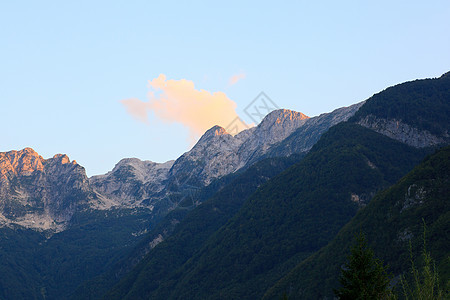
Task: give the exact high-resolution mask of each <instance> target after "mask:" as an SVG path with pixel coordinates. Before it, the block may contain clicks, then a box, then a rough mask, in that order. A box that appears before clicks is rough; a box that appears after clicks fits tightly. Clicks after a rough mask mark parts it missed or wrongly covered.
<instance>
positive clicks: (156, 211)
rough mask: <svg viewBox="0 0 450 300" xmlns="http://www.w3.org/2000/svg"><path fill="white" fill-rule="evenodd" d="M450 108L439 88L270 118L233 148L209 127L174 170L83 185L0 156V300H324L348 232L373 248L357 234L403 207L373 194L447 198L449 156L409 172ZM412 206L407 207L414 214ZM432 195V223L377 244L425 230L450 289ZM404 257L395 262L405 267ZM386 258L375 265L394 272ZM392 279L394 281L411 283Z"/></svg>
mask: <svg viewBox="0 0 450 300" xmlns="http://www.w3.org/2000/svg"><path fill="white" fill-rule="evenodd" d="M449 104H450V75H449V73H446V74H444V75H442V76H441V77H439V78H435V79H425V80H416V81H411V82H406V83H403V84H399V85H396V86H393V87H390V88H387V89H386V90H384V91H382V92H380V93H378V94H375V95H374V96H372V97H371V98H369V99H367V100H366V101H363V102H360V103H358V104H355V105H352V106H349V107H344V108H340V109H336V110H335V111H333V112H330V113H326V114H322V115H320V116H317V117H312V118H309V117H307V116H305V115H304V114H302V113H299V112H295V111H291V110H286V109H281V110H276V111H273V112H271V113H269V114H268V115H267V116H266V117H265V118H264V119H263V120H262V122H261V123H260V124H259V125H258V126H256V127H253V128H250V129H247V130H244V131H242V132H240V133H239V134H237V135H235V136H232V135H230V134H229V133H227V132H226V130H225V129H224V128H222V127H220V126H214V127H212V128H211V129H209V130H208V131H206V132H205V134H204V135H203V136H202V137H201V138H200V139H199V141H198V142H197V143H196V144H195V145H194V147H193V148H192V149H191V150H190V151H188V152H186V153H184V154H183V155H182V156H180V157H179V158H177V159H176V160H173V161H168V162H165V163H154V162H151V161H141V160H139V159H137V158H126V159H123V160H121V161H120V162H118V163H117V164H116V166H115V167H114V168H113V169H112V171H110V172H108V173H107V174H104V175H99V176H94V177H91V178H88V177H87V176H86V173H85V170H84V168H83V167H82V166H80V165H78V164H77V163H76V161H70V160H69V158H68V157H67V156H66V155H61V154H57V155H55V156H54V157H53V158H49V159H43V158H42V157H41V156H39V154H37V153H36V152H35V151H34V150H32V149H31V148H26V149H23V150H20V151H9V152H4V153H0V234H1V235H2V239H1V240H0V258H1V260H0V269H1V271H2V274H8V276H5V275H2V276H0V298H2V299H3V298H4V299H25V298H34V299H67V298H74V299H98V298H102V297H104V298H105V299H148V298H151V299H186V298H191V299H194V298H196V299H205V298H207V299H224V298H226V299H230V298H231V299H233V298H245V299H257V298H262V297H266V298H268V299H277V298H279V297H281V295H282V294H283V293H286V294H287V295H289V297H292V298H299V299H311V298H323V297H330V296H332V289H333V288H334V287H336V286H337V285H338V283H337V280H336V278H337V277H336V276H337V275H336V273H337V269H338V268H337V267H336V266H340V265H341V264H342V263H343V262H342V260H343V256H342V255H335V254H334V253H337V252H336V251H340V252H339V253H344V250H345V249H348V243H349V241H350V240H351V233H352V232H354V231H355V228H364V229H365V231H367V233H370V236H369V238H373V240H374V241H376V240H378V239H379V237H378V236H377V235H376V230H374V226H378V227H382V226H384V224H387V223H389V222H394V221H393V220H392V218H394V217H392V218H391V219H382V218H381V219H380V220H381V221H379V222H378V223H376V222H375V223H373V222H372V223H370V222H369V223H361V222H362V221H355V220H359V219H358V218H362V217H361V215H363V216H365V217H364V220H367V219H371V217H373V216H377V215H378V214H381V215H383V216H385V215H386V214H383V213H380V211H379V210H382V211H383V212H385V211H386V212H387V211H391V210H392V209H393V208H390V207H391V206H392V205H394V204H395V203H398V201H400V200H398V199H397V198H398V197H400V198H402V199H407V197H406V196H405V197H406V198H405V197H403V196H399V195H400V194H401V193H400V192H398V193H397V194H396V195H397V196H396V197H397V198H396V199H397V202H395V203H394V204H386V203H387V202H386V201H387V200H382V199H385V198H384V197H385V194H386V192H383V190H385V189H388V188H389V187H391V186H392V188H391V190H392V189H394V190H395V186H396V184H397V185H399V189H403V190H402V191H404V189H405V185H402V184H401V182H402V180H403V181H404V180H408V179H401V178H402V177H403V176H405V175H406V176H407V177H405V178H410V177H411V176H412V177H413V178H416V177H414V176H415V175H414V174H421V175H420V176H426V175H423V174H424V172H425V171H420V170H421V169H425V170H428V169H430V174H432V172H434V171H432V170H431V169H432V167H436V168H438V169H439V168H440V169H439V170H441V169H443V171H442V172H440V173H439V172H438V173H439V174H438V175H436V176H438V177H436V178H439V184H441V185H435V186H433V184H434V182H432V183H430V184H431V186H432V188H430V191H431V190H433V191H434V190H436V189H437V190H439V191H440V190H442V189H443V188H444V187H445V184H444V187H442V182H446V181H445V180H447V181H448V169H447V173H446V172H445V171H446V170H445V167H444V166H445V163H446V157H447V158H448V155H447V156H445V154H442V153H448V151H447V152H445V151H444V152H438V154H435V155H437V157H440V158H439V159H440V162H441V161H442V162H441V164H443V165H442V166H441V165H439V166H435V165H436V164H432V166H431V167H430V165H427V162H428V164H430V161H433V159H434V158H429V159H428V160H427V162H424V163H423V164H425V165H421V166H419V167H418V168H419V171H417V170H416V169H415V170H414V171H412V172H413V173H411V174H412V175H411V174H408V172H410V171H411V170H412V169H413V168H414V166H416V165H418V164H419V163H420V161H421V160H422V159H424V157H426V156H427V155H428V154H430V153H433V152H434V151H435V150H436V149H439V148H440V147H442V146H445V145H447V144H449V142H450V134H449V130H450V124H449V119H450V118H449V117H448V116H450V105H449ZM427 166H428V167H427ZM414 172H415V173H414ZM407 174H408V175H407ZM433 174H434V173H433ZM408 176H410V177H408ZM445 176H447V177H445ZM412 177H411V178H412ZM399 180H400V181H399ZM411 180H412V181H414V180H416V181H418V180H419V179H417V178H416V179H414V180H413V179H411ZM416 181H414V182H416ZM414 184H416V185H417V183H411V184H410V185H409V186H413V185H414ZM427 187H428V186H427ZM419 190H420V189H419ZM414 191H415V193H416V194H414V195H416V196H414V195H413V196H408V197H410V198H411V197H412V198H411V199H416V198H417V197H419V198H420V195H419V196H417V195H418V194H417V188H414ZM422 191H425V192H423V193H425V194H427V193H428V194H430V193H431V192H426V191H428V190H427V189H422ZM399 193H400V194H399ZM421 193H422V192H421ZM428 194H427V195H428ZM439 195H440V196H439V197H440V198H439V201H438V202H436V203H440V204H439V205H440V208H441V209H440V210H437V211H435V210H432V209H431V208H430V209H429V210H426V209H425V210H424V209H422V210H420V209H419V208H420V207H422V206H420V205H419V206H414V205H413V207H415V209H416V208H417V210H418V211H419V212H415V213H414V214H412V215H410V214H409V213H408V214H403V215H402V214H401V213H396V214H397V215H396V218H397V219H398V220H400V221H398V222H399V223H402V222H403V223H405V224H407V225H406V227H405V226H403V227H401V226H400V227H395V228H396V229H394V227H393V226H391V227H390V228H391V231H390V232H392V234H390V235H387V236H386V237H384V239H382V241H383V243H384V245H388V244H389V242H391V243H392V242H393V239H395V238H397V240H398V239H399V238H398V237H399V236H403V235H402V234H403V233H405V232H406V233H405V234H404V235H406V236H409V232H411V233H412V234H413V235H414V236H416V235H417V226H416V227H414V226H413V225H412V224H413V222H419V223H420V221H421V220H420V219H421V218H420V217H421V214H425V215H424V216H423V217H425V216H428V217H427V218H426V221H427V222H429V224H430V225H432V226H433V227H432V236H433V237H434V241H435V243H434V244H433V243H432V245H433V246H432V248H433V249H435V251H436V252H437V253H438V257H437V259H438V263H439V268H440V270H441V272H442V273H443V274H446V276H447V277H445V278H448V274H449V272H448V264H447V265H446V264H445V263H443V261H444V260H445V256H443V255H442V254H441V253H443V251H444V250H443V247H444V248H445V246H446V245H447V246H448V243H445V242H443V240H442V237H443V236H445V228H448V226H447V227H446V226H445V224H448V223H446V222H448V206H446V201H445V200H448V194H446V193H445V192H440V194H439ZM446 195H447V196H446ZM414 197H416V198H414ZM391 198H392V197H391ZM372 199H373V200H372ZM380 199H381V200H380ZM408 199H409V198H408ZM392 201H393V200H392ZM411 201H413V200H411ZM430 201H431V200H430ZM433 201H434V200H433ZM436 201H437V200H436ZM447 202H448V201H447ZM376 203H384V204H379V205H378V206H376ZM408 203H409V202H408ZM433 203H434V202H433ZM395 205H397V204H395ZM395 205H394V206H395ZM399 205H400V204H399ZM402 205H403V206H405V205H406V204H402ZM411 205H412V204H411ZM400 206H401V205H400ZM400 206H398V205H397V207H400ZM373 207H378V210H377V209H374V208H373ZM380 207H381V208H380ZM427 207H428V206H427ZM430 207H432V206H430ZM433 207H434V206H433ZM427 209H428V208H427ZM400 210H401V208H400ZM404 216H408V217H404ZM397 219H396V220H397ZM436 220H440V221H439V222H440V223H439V224H440V225H439V226H438V225H436V226H434V224H435V222H437V221H436ZM395 222H397V221H395ZM395 222H394V223H395ZM403 223H402V224H403ZM362 224H364V225H362ZM348 228H350V229H348ZM412 228H414V229H412ZM408 230H409V231H408ZM341 236H345V239H344V240H345V241H346V242H345V243H344V242H342V239H343V238H341V240H339V237H341ZM336 239H338V242H336ZM406 240H407V239H404V240H402V241H406ZM372 244H374V243H372ZM400 244H401V243H400ZM400 244H399V246H398V247H397V248H395V250H392V253H396V254H395V255H397V254H398V255H404V254H402V253H404V252H402V251H403V250H401V249H403V248H402V245H400ZM327 249H334V250H332V251H329V250H327ZM338 249H339V250H338ZM399 249H400V250H399ZM376 250H377V251H378V252H381V250H380V249H379V248H377V247H376ZM395 251H397V252H395ZM392 253H390V254H386V255H384V256H383V258H385V259H386V260H388V261H389V262H390V263H391V262H392V261H393V257H394V254H392ZM316 261H317V262H316ZM393 265H394V271H395V273H396V275H398V274H401V273H402V272H404V271H405V269H404V268H403V267H402V265H401V264H393ZM315 266H321V268H322V267H324V266H330V267H329V268H328V267H326V268H325V269H324V270H322V269H320V270H318V269H315ZM331 266H333V268H331ZM299 278H303V279H301V280H300V279H299ZM445 278H444V280H446V279H445ZM306 282H309V284H308V285H309V286H311V289H308V287H305V286H304V284H305V283H306ZM323 283H326V284H323ZM314 286H315V287H314ZM322 286H323V287H324V288H323V289H322V288H320V287H322ZM312 287H314V288H312Z"/></svg>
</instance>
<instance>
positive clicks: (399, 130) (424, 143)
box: [357, 115, 450, 148]
mask: <svg viewBox="0 0 450 300" xmlns="http://www.w3.org/2000/svg"><path fill="white" fill-rule="evenodd" d="M357 123H358V124H359V125H361V126H364V127H367V128H370V129H372V130H374V131H376V132H378V133H381V134H383V135H386V136H388V137H390V138H392V139H394V140H397V141H400V142H402V143H405V144H407V145H410V146H413V147H416V148H425V147H430V146H436V145H439V144H447V143H449V142H450V136H449V133H448V132H446V133H444V135H443V136H436V135H433V134H431V133H430V132H428V131H426V130H419V129H417V128H414V127H412V126H410V125H408V124H406V123H404V122H402V121H401V120H395V119H392V120H388V119H384V118H378V117H376V116H374V115H368V116H366V117H364V118H362V119H360V120H359V121H358V122H357Z"/></svg>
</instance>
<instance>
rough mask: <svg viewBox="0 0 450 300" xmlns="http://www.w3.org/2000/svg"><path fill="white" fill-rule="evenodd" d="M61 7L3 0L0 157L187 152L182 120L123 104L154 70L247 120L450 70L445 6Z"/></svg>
mask: <svg viewBox="0 0 450 300" xmlns="http://www.w3.org/2000/svg"><path fill="white" fill-rule="evenodd" d="M62 2H63V1H2V2H1V3H0V38H1V47H0V96H1V98H0V99H1V100H0V101H1V102H0V103H1V117H0V126H1V127H2V128H3V130H2V131H1V136H0V141H1V142H0V151H8V150H13V149H15V150H18V149H21V148H24V147H32V148H34V149H35V150H36V151H37V152H39V153H40V154H41V155H42V156H43V157H44V158H48V157H51V156H53V154H55V153H66V154H68V155H69V157H70V158H71V159H75V160H77V161H78V162H79V163H80V164H81V165H83V166H84V167H86V170H87V173H88V175H94V174H100V173H105V172H107V171H108V170H110V169H112V168H113V167H114V165H115V163H117V162H118V161H119V160H120V159H121V158H124V157H138V158H140V159H148V160H153V161H157V162H163V161H166V160H169V159H175V158H177V157H178V156H179V155H181V154H182V153H183V152H185V151H187V150H188V149H189V147H190V142H189V133H188V130H187V129H186V128H185V127H184V126H183V125H181V124H166V123H163V122H160V121H158V120H154V119H151V122H150V123H149V124H147V125H146V124H144V123H140V122H138V121H136V120H135V119H133V118H132V117H131V116H130V115H129V114H127V112H126V110H125V109H124V106H123V105H122V104H121V103H120V100H123V99H126V98H132V97H137V98H139V99H141V100H143V101H145V100H146V93H147V92H148V88H147V81H148V80H151V79H154V78H156V77H158V75H159V74H161V73H162V74H165V75H166V76H167V79H177V80H178V79H183V78H184V79H188V80H192V81H193V82H194V84H195V88H196V89H205V90H207V91H210V92H217V91H222V92H224V93H225V94H226V95H227V96H228V97H229V98H230V99H232V100H233V101H235V102H236V103H237V112H238V114H239V115H241V116H242V118H243V119H244V120H246V121H247V122H250V121H251V120H249V119H248V118H247V117H246V116H245V114H243V112H242V111H243V109H244V108H245V107H246V105H247V104H248V103H249V102H250V101H252V100H253V98H254V97H255V96H257V95H258V94H259V92H261V91H264V92H265V93H266V94H267V95H269V96H270V97H271V98H272V100H274V102H276V103H277V104H278V106H280V107H282V108H288V109H293V110H297V111H301V112H303V113H305V114H306V115H308V116H315V115H318V114H320V113H323V112H328V111H331V110H333V109H335V108H338V107H342V106H347V105H351V104H353V103H356V102H359V101H362V100H365V99H367V98H368V97H370V96H371V95H372V94H374V93H376V92H379V91H380V90H383V89H384V88H386V87H388V86H390V85H393V84H397V83H401V82H404V81H407V80H412V79H416V78H425V77H438V76H440V75H441V74H442V73H444V72H446V71H449V70H450V34H449V32H450V1H371V2H370V3H365V2H364V3H363V1H339V2H338V1H322V2H318V1H317V3H313V1H288V2H286V1H283V2H280V3H277V2H274V1H267V2H264V1H252V2H250V1H248V2H246V3H242V2H243V1H226V2H225V1H221V2H218V3H216V4H213V3H207V2H206V1H204V2H203V1H189V2H187V1H183V2H181V1H180V2H181V4H180V3H178V2H170V1H161V2H159V3H152V2H150V1H72V2H70V3H69V1H64V3H62ZM240 73H243V74H245V78H244V79H242V80H240V81H239V82H238V83H236V84H235V85H232V86H230V85H229V78H230V77H231V76H232V75H236V74H240Z"/></svg>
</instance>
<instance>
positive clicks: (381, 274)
mask: <svg viewBox="0 0 450 300" xmlns="http://www.w3.org/2000/svg"><path fill="white" fill-rule="evenodd" d="M390 281H391V278H390V276H389V275H388V274H387V272H386V270H385V267H384V266H383V262H382V261H381V260H379V259H377V258H375V257H374V254H373V250H372V249H371V248H369V247H368V246H367V242H366V239H365V237H364V235H363V234H362V233H360V234H359V235H358V236H357V237H356V242H355V244H354V245H353V247H352V249H351V255H350V256H349V258H348V262H347V263H346V264H345V266H344V267H343V268H341V276H340V277H339V282H340V284H341V287H340V288H339V289H337V290H335V291H334V293H335V295H336V296H337V297H338V298H339V299H342V300H346V299H347V300H381V299H394V298H395V297H394V294H393V292H392V289H391V288H390V287H389V285H390Z"/></svg>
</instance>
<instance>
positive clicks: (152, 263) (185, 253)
mask: <svg viewBox="0 0 450 300" xmlns="http://www.w3.org/2000/svg"><path fill="white" fill-rule="evenodd" d="M299 159H300V157H290V158H272V159H266V160H263V161H261V162H259V163H256V164H255V165H253V166H252V167H250V168H249V169H247V170H245V171H243V172H240V173H239V174H236V175H231V174H230V175H228V177H229V176H231V178H230V179H229V180H228V179H227V180H226V181H227V182H228V183H229V184H227V185H226V186H224V187H223V188H221V189H220V190H219V191H218V192H217V193H216V194H214V195H213V196H212V197H211V198H210V199H208V200H206V201H204V202H203V203H202V204H201V205H199V206H197V207H196V208H195V209H193V210H192V211H190V212H188V213H184V212H186V210H180V209H178V210H175V211H173V212H171V213H170V214H169V215H168V216H167V217H166V218H165V221H162V222H163V223H171V222H173V220H174V219H176V220H177V221H176V222H177V224H176V227H175V228H174V231H173V232H172V233H171V234H170V236H168V237H167V236H165V234H164V233H163V232H160V231H158V229H157V230H155V232H152V233H150V234H149V236H148V237H149V238H146V239H145V240H143V241H142V242H141V243H140V244H139V245H138V246H137V247H136V248H135V250H134V251H133V252H132V253H130V254H129V255H128V256H127V258H126V259H125V260H124V261H121V262H119V263H118V264H117V265H116V266H115V267H114V268H113V269H112V270H110V271H109V272H108V273H106V274H104V275H102V276H101V277H99V278H96V279H95V280H93V281H92V282H90V283H87V284H85V285H84V286H82V287H80V289H79V290H78V291H77V292H76V294H75V297H74V298H75V299H87V298H89V299H95V298H98V297H99V296H101V295H102V293H101V292H102V291H103V293H105V292H106V291H107V289H108V288H111V287H112V285H113V284H114V283H115V282H117V281H118V279H120V277H121V276H124V275H125V274H126V272H125V273H124V272H122V271H121V270H123V269H129V268H130V267H129V266H130V263H131V264H133V260H134V259H136V257H140V256H141V255H142V249H145V247H148V246H151V247H152V248H153V247H154V245H155V242H159V244H158V246H156V247H155V248H154V249H153V250H152V251H151V254H150V255H147V256H146V257H145V259H144V260H143V261H142V262H141V263H140V264H139V265H138V267H137V268H135V269H134V270H133V271H132V272H131V273H130V274H129V275H128V276H127V279H126V280H124V281H123V282H122V283H121V285H127V284H129V282H130V281H131V282H132V281H133V280H134V278H136V276H138V275H139V276H140V274H144V273H145V274H146V275H145V277H146V278H147V280H146V283H145V285H146V288H147V289H155V288H156V287H157V285H158V284H164V282H163V280H164V278H167V277H169V276H170V275H171V274H173V272H174V271H176V270H177V269H178V268H179V267H180V266H181V265H183V264H184V263H185V262H186V261H187V260H188V259H189V258H190V257H191V256H192V255H193V253H194V252H195V251H196V250H198V249H199V248H200V247H201V245H202V244H203V242H204V241H205V240H206V239H207V238H208V237H209V236H210V235H211V234H212V233H214V231H216V230H217V229H218V228H219V227H220V226H222V225H223V224H225V223H226V221H227V220H228V219H229V218H231V217H232V216H233V215H234V214H235V213H236V211H238V210H239V208H240V207H241V206H242V203H243V202H244V201H245V199H247V198H248V196H249V195H250V194H251V193H252V192H254V191H255V190H256V189H257V188H258V186H259V185H260V184H262V183H264V182H265V181H267V180H268V179H269V178H271V177H273V176H275V175H276V174H278V173H279V172H281V171H282V170H284V169H286V168H287V167H288V166H290V165H292V164H293V163H294V162H296V161H298V160H299ZM173 214H176V215H177V216H173ZM180 214H186V215H185V216H182V217H181V219H180ZM163 227H164V228H168V227H169V226H163ZM163 240H164V241H163ZM118 274H120V277H118V276H117V275H118Z"/></svg>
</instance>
